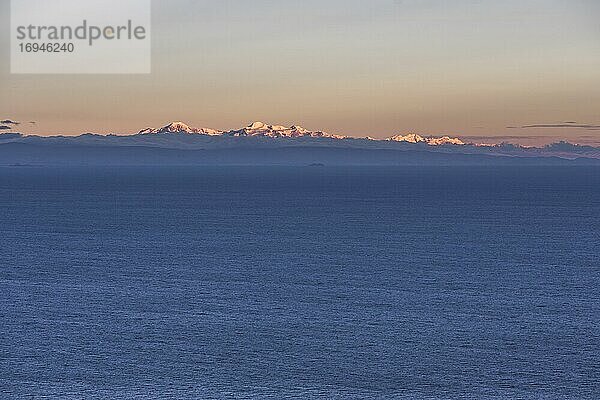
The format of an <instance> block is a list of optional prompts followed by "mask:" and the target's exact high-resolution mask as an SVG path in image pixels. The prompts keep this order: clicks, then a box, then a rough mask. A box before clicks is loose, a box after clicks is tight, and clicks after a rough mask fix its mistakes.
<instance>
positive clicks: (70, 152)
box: [0, 122, 600, 165]
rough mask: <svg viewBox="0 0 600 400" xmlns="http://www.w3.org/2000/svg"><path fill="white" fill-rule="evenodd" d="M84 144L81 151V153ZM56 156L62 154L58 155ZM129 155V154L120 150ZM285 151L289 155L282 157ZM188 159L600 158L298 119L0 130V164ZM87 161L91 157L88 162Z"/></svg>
mask: <svg viewBox="0 0 600 400" xmlns="http://www.w3.org/2000/svg"><path fill="white" fill-rule="evenodd" d="M84 149H85V151H84ZM59 153H60V154H61V155H62V156H61V157H63V158H64V160H61V158H57V157H56V154H59ZM126 155H128V156H126ZM286 157H287V158H286ZM152 159H154V160H155V161H156V163H157V164H159V165H162V164H178V163H184V164H186V165H193V164H194V163H197V164H199V165H205V164H214V165H219V164H232V163H233V164H235V163H241V164H248V165H254V164H257V165H262V164H265V165H271V164H277V165H285V164H286V159H287V163H289V164H293V165H298V164H300V165H303V164H306V165H311V164H323V165H337V164H340V165H353V164H356V165H371V164H372V165H404V164H410V165H414V164H416V165H427V164H428V163H429V164H435V165H439V164H444V163H446V164H448V165H453V164H456V163H460V164H461V165H463V164H467V165H469V164H471V163H474V164H477V165H480V164H484V165H488V164H502V165H506V164H523V163H526V164H528V165H530V164H552V165H554V164H557V163H558V164H561V163H564V162H566V163H569V162H577V163H579V164H581V163H584V164H593V165H598V164H600V148H598V147H592V146H582V145H576V144H572V143H568V142H558V143H553V144H550V145H547V146H543V147H526V146H519V145H514V144H508V143H501V144H485V143H467V142H465V141H463V140H461V139H460V138H457V137H449V136H442V137H433V136H422V135H419V134H417V133H409V134H406V135H395V136H391V137H389V138H387V139H374V138H371V137H364V138H355V137H348V136H343V135H337V134H330V133H327V132H324V131H319V130H317V131H313V130H309V129H306V128H303V127H301V126H299V125H292V126H290V127H286V126H283V125H272V124H266V123H263V122H253V123H251V124H249V125H247V126H245V127H242V128H240V129H233V130H229V131H222V130H218V129H210V128H194V127H190V126H189V125H187V124H185V123H183V122H172V123H169V124H167V125H165V126H163V127H161V128H145V129H142V130H140V131H139V132H138V133H135V134H126V135H116V134H111V135H98V134H93V133H86V134H82V135H79V136H35V135H22V134H18V133H14V132H9V133H3V134H0V165H11V164H19V165H20V164H28V163H31V164H40V165H45V164H55V163H62V162H63V161H64V162H65V163H67V164H68V163H72V164H81V163H83V164H85V163H86V160H93V163H94V164H99V165H102V164H108V165H122V164H126V165H130V164H131V163H134V164H135V162H136V160H137V162H139V163H141V164H143V165H148V164H152ZM90 162H91V161H90Z"/></svg>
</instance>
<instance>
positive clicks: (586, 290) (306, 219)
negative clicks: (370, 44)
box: [0, 167, 600, 399]
mask: <svg viewBox="0 0 600 400" xmlns="http://www.w3.org/2000/svg"><path fill="white" fill-rule="evenodd" d="M599 246H600V169H599V168H575V167H573V168H550V167H545V168H544V167H542V168H534V167H530V168H507V167H504V168H396V169H394V168H391V169H390V168H345V169H342V168H339V169H336V168H317V167H315V168H309V167H307V168H154V169H152V168H143V169H135V168H125V169H118V168H104V169H85V168H84V169H75V168H72V169H64V168H63V169H59V168H43V169H42V168H27V167H22V168H0V398H2V399H13V398H14V399H21V398H67V399H81V398H86V399H87V398H106V399H129V398H135V399H142V398H182V399H187V398H200V399H262V398H273V399H284V398H296V399H317V398H323V399H458V398H472V399H598V398H600V249H599Z"/></svg>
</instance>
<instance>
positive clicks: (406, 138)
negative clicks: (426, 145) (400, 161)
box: [388, 133, 425, 143]
mask: <svg viewBox="0 0 600 400" xmlns="http://www.w3.org/2000/svg"><path fill="white" fill-rule="evenodd" d="M388 140H389V141H391V142H408V143H422V142H425V138H424V137H423V136H421V135H417V134H416V133H409V134H408V135H396V136H392V137H391V138H389V139H388Z"/></svg>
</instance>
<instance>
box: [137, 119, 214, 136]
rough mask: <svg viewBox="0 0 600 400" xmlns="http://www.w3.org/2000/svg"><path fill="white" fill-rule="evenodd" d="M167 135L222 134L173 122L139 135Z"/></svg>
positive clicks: (145, 130)
mask: <svg viewBox="0 0 600 400" xmlns="http://www.w3.org/2000/svg"><path fill="white" fill-rule="evenodd" d="M166 133H188V134H201V135H220V134H221V133H222V132H221V131H218V130H215V129H209V128H191V127H190V126H188V125H187V124H185V123H183V122H179V121H178V122H171V123H170V124H168V125H165V126H163V127H162V128H159V129H154V128H146V129H143V130H141V131H140V132H139V134H142V135H144V134H166Z"/></svg>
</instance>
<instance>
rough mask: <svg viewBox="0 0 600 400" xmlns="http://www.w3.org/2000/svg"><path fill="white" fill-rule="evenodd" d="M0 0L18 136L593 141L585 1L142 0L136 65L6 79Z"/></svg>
mask: <svg viewBox="0 0 600 400" xmlns="http://www.w3.org/2000/svg"><path fill="white" fill-rule="evenodd" d="M8 4H9V1H8V0H0V15H1V16H2V21H1V22H2V24H1V25H2V28H1V29H2V35H1V39H0V51H1V54H0V55H1V57H0V58H1V59H2V60H3V61H0V88H1V89H0V119H12V120H18V121H21V122H23V123H22V124H21V125H19V126H18V127H15V130H17V131H21V132H23V133H31V134H42V135H49V134H68V135H72V134H79V133H82V132H88V131H91V132H97V133H111V132H114V133H132V132H137V131H138V130H140V129H142V128H145V127H147V126H154V127H156V126H162V125H165V124H166V123H168V122H170V121H174V120H177V121H185V122H186V123H188V124H190V125H193V126H198V127H210V128H217V129H233V128H239V127H240V126H243V125H246V124H248V123H249V122H251V121H255V120H260V121H265V122H268V123H273V124H282V125H293V124H298V125H302V126H305V127H306V128H308V129H315V130H317V129H318V130H325V131H328V132H331V133H341V134H346V135H352V136H367V135H368V136H373V137H380V138H382V137H388V136H392V135H394V134H398V133H406V132H417V133H421V134H425V135H439V134H448V135H453V136H461V137H486V138H487V137H492V138H491V139H489V140H488V139H486V141H488V142H489V141H500V140H504V139H506V138H509V140H508V141H512V142H521V143H527V144H529V143H532V142H541V141H551V140H555V139H559V138H560V139H566V140H571V141H574V142H581V143H600V130H598V129H596V128H595V126H596V125H600V72H599V71H600V25H599V24H598V22H597V20H598V19H597V18H598V16H599V15H600V2H598V1H595V0H521V1H516V0H507V1H502V2H498V1H492V0H488V1H474V0H457V1H453V2H448V1H442V0H420V1H417V0H371V1H362V0H345V1H342V0H329V1H327V0H326V1H316V0H303V1H300V0H297V1H289V0H280V1H267V0H256V1H251V2H248V1H236V0H222V1H209V0H199V1H183V0H172V1H168V2H166V1H154V4H153V25H152V41H153V53H152V56H153V62H152V71H153V72H152V74H150V75H116V76H115V75H106V76H103V75H65V76H61V75H11V74H10V73H9V65H8V60H9V52H8V43H9V39H8V38H9V30H8V29H9V28H8V25H9V24H8V15H9V12H8ZM28 121H36V124H35V125H34V124H29V123H27V122H28ZM564 122H577V124H564ZM527 125H563V126H553V127H550V126H546V127H531V128H522V127H523V126H527ZM572 125H588V127H574V126H572ZM507 127H515V128H507ZM540 136H542V137H545V138H544V139H540V138H538V137H540Z"/></svg>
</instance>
